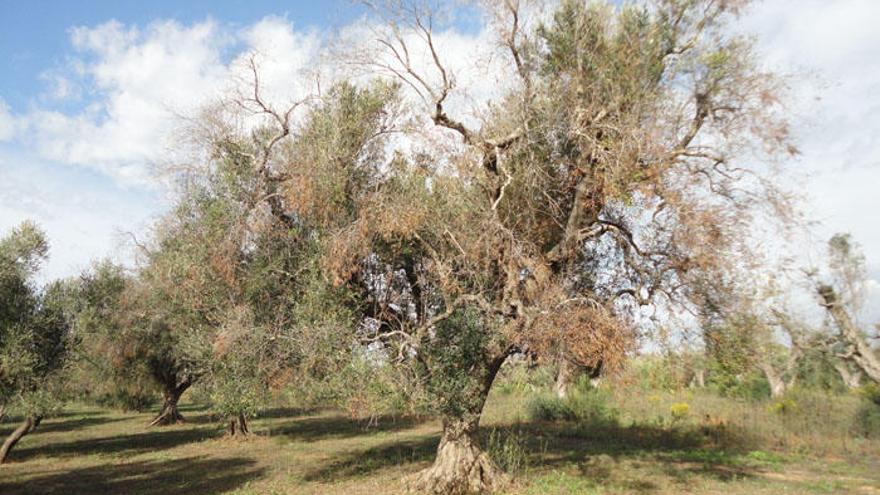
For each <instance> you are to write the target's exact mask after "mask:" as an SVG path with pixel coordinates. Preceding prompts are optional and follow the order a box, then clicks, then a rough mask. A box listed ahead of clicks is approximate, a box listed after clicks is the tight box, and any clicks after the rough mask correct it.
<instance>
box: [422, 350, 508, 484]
mask: <svg viewBox="0 0 880 495" xmlns="http://www.w3.org/2000/svg"><path fill="white" fill-rule="evenodd" d="M506 358H507V355H506V354H505V355H504V356H502V357H498V358H496V359H493V360H492V361H491V362H490V363H488V365H487V367H486V368H485V369H484V371H485V373H486V374H485V375H484V376H483V377H482V379H481V380H480V381H481V386H480V387H479V389H478V390H477V391H476V394H475V396H474V400H473V402H471V403H470V404H469V407H468V408H467V410H466V412H464V413H463V414H461V415H455V416H450V415H447V416H444V418H443V435H442V437H441V438H440V445H439V446H438V447H437V457H436V458H435V459H434V464H433V465H431V467H429V468H428V469H425V470H423V471H421V472H419V473H416V474H415V475H413V476H412V477H411V478H409V479H408V480H407V486H408V487H409V489H410V490H413V491H417V492H420V493H431V494H436V495H441V494H443V495H463V494H476V493H491V492H495V491H497V490H499V489H501V488H502V487H503V486H504V485H506V484H507V481H508V477H507V475H506V474H505V473H504V472H503V471H502V470H501V468H499V467H498V466H497V465H496V464H495V462H494V461H492V459H491V458H489V455H488V454H487V453H486V452H485V451H483V449H482V447H481V446H480V442H479V438H478V432H479V425H480V416H481V415H482V413H483V406H484V405H485V403H486V398H487V397H488V395H489V389H490V388H491V387H492V383H493V382H494V381H495V376H496V375H497V374H498V370H499V369H500V368H501V365H502V364H504V361H505V359H506Z"/></svg>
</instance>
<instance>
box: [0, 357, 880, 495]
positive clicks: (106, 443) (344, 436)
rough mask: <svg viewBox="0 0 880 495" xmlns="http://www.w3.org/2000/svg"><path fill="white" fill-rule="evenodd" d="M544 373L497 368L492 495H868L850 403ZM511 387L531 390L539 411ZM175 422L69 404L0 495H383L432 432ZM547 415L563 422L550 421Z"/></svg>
mask: <svg viewBox="0 0 880 495" xmlns="http://www.w3.org/2000/svg"><path fill="white" fill-rule="evenodd" d="M511 368H516V367H511ZM546 371H548V370H542V369H537V370H533V372H528V371H524V370H520V369H511V370H507V369H505V374H504V376H503V377H502V378H500V384H501V385H503V386H500V387H498V389H496V391H495V392H494V393H493V394H491V396H490V398H489V401H488V404H487V409H486V416H485V418H484V423H483V426H484V428H483V433H484V436H485V438H484V445H485V446H486V450H487V452H488V453H489V455H490V456H491V457H492V459H493V460H494V462H496V463H497V464H498V466H499V467H500V468H502V469H503V470H504V471H505V472H506V473H508V474H509V475H510V476H511V478H512V479H513V480H514V481H512V483H511V484H510V485H509V486H508V487H507V488H505V489H504V491H503V493H509V494H517V495H525V494H571V493H579V494H580V493H583V494H591V493H596V494H600V493H601V494H617V493H620V494H623V493H656V494H667V493H668V494H673V493H681V492H682V491H687V492H688V493H694V494H702V493H705V494H712V493H732V494H752V493H767V494H770V493H816V494H823V493H835V494H837V493H852V494H870V493H876V492H877V491H878V490H880V472H878V471H877V469H876V466H877V465H878V463H880V438H878V435H877V433H880V430H877V429H873V430H872V433H871V434H866V432H865V430H863V429H862V428H863V423H862V421H863V419H862V416H861V414H862V410H863V408H865V407H866V406H868V405H869V403H870V401H869V400H867V399H865V398H864V397H862V396H861V395H860V394H858V393H848V392H845V393H826V392H821V391H815V390H813V391H796V392H793V393H792V395H790V396H787V397H786V398H785V399H783V401H780V400H777V399H771V398H770V397H769V396H767V397H764V398H758V399H749V400H746V399H741V398H731V397H721V396H719V395H718V394H716V393H714V392H713V391H712V390H710V389H690V388H682V389H679V390H669V389H643V388H638V387H620V383H618V380H625V379H628V378H631V377H615V378H613V379H611V380H606V382H605V383H603V384H602V385H601V386H600V387H599V389H598V390H593V389H589V388H587V387H586V386H584V384H581V385H579V386H577V387H575V390H573V392H572V394H571V398H570V399H564V400H560V399H555V398H552V393H551V390H552V388H551V382H552V380H550V378H552V373H547V372H546ZM513 375H519V376H526V377H530V376H531V377H532V383H531V384H530V386H532V387H535V388H536V389H537V391H538V398H536V396H535V395H534V394H533V393H531V392H524V391H523V389H522V387H520V386H517V385H516V381H517V377H516V376H513ZM585 397H588V398H587V399H585ZM554 401H559V404H558V405H556V406H550V405H549V404H551V403H553V402H554ZM281 403H284V401H281V402H279V404H281ZM782 403H786V404H787V405H786V406H780V404H782ZM685 404H686V405H687V408H684V407H683V405H685ZM870 406H871V407H874V408H876V409H880V406H877V405H876V404H873V403H870ZM180 409H181V412H182V414H183V415H184V416H186V418H187V422H186V423H184V424H181V425H177V426H173V427H170V428H168V429H162V430H156V429H150V428H147V427H146V426H145V424H146V423H147V422H149V420H150V419H151V416H150V414H149V413H147V412H145V413H131V412H130V413H123V412H120V411H115V410H109V409H106V408H101V407H95V406H88V405H77V406H71V407H69V408H68V410H67V412H65V413H63V414H61V415H57V416H55V417H52V418H49V419H46V420H45V421H44V422H43V423H42V424H41V426H40V427H39V428H38V429H37V430H36V431H35V432H34V433H32V434H31V435H28V436H27V437H26V438H25V439H24V440H22V444H21V445H20V447H19V448H18V449H17V450H16V453H15V459H14V461H13V462H12V463H11V464H8V465H6V466H5V467H4V468H3V477H2V478H0V492H2V493H4V494H26V493H27V494H31V493H46V494H53V493H54V494H95V495H99V494H115V493H138V494H153V493H155V494H160V493H164V494H171V493H181V494H183V493H186V494H215V493H228V494H240V495H244V494H253V495H256V494H260V495H262V494H273V493H274V494H309V493H314V494H334V493H338V494H343V493H371V494H377V495H378V494H396V493H401V492H402V491H403V489H404V487H403V485H402V482H401V480H402V479H404V478H405V477H406V476H407V475H409V474H411V473H414V472H417V471H418V470H419V469H422V468H424V467H426V466H427V465H429V463H430V462H431V457H432V454H433V451H434V448H435V445H436V442H437V440H438V437H439V434H440V424H439V423H438V422H437V420H436V419H433V418H430V417H424V416H412V415H409V414H404V413H403V412H400V411H398V412H397V413H396V414H386V415H381V416H376V417H373V418H369V417H358V418H352V417H351V416H350V415H349V413H348V411H345V410H339V409H333V408H329V409H328V408H314V407H309V408H303V407H299V406H295V405H292V404H288V405H287V406H286V407H281V406H276V407H273V408H268V409H266V410H265V411H263V413H262V414H260V415H257V416H256V417H255V418H254V419H253V420H252V421H251V423H250V428H251V431H252V435H250V437H249V438H248V439H247V440H241V439H234V438H231V437H229V436H228V435H226V434H225V433H224V429H223V427H222V426H221V425H220V424H219V421H218V418H217V417H216V415H214V414H213V413H212V412H211V409H210V408H208V407H206V406H203V405H197V404H193V403H185V404H183V405H181V407H180ZM548 409H550V410H552V411H568V412H566V413H565V414H564V415H562V416H560V417H556V418H549V417H547V415H546V414H547V410H548ZM685 409H686V411H687V412H686V413H684V412H682V411H683V410H685ZM383 410H384V411H386V412H387V409H384V408H383ZM570 411H577V412H576V413H571V412H570ZM536 414H537V416H535V415H536ZM875 414H876V412H875ZM12 426H13V423H12V422H5V423H3V424H2V426H0V430H2V431H3V432H7V431H9V429H10V428H11V427H12Z"/></svg>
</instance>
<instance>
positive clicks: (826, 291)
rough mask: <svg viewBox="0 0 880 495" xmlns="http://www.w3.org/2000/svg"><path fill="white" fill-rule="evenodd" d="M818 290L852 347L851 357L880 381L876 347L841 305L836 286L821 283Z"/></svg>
mask: <svg viewBox="0 0 880 495" xmlns="http://www.w3.org/2000/svg"><path fill="white" fill-rule="evenodd" d="M818 292H819V295H820V296H821V297H822V300H823V302H824V304H823V306H825V309H826V310H827V311H828V313H829V314H830V315H831V318H832V319H833V320H834V323H835V324H836V325H837V329H838V330H839V331H840V334H841V336H842V337H843V339H844V340H845V341H846V343H847V344H849V345H850V347H851V351H850V353H849V356H848V357H849V359H851V360H852V362H854V363H855V364H856V365H857V366H858V367H859V368H861V370H862V371H863V372H864V373H865V374H866V375H868V377H869V378H870V379H871V380H874V381H875V382H878V383H880V359H878V358H877V355H876V354H874V349H872V348H871V346H870V345H869V344H868V342H867V340H866V339H865V337H864V335H862V332H861V331H859V329H858V327H856V324H855V323H854V322H853V321H852V318H850V316H849V313H847V312H846V309H844V308H843V305H841V303H840V299H838V297H837V294H836V293H835V291H834V288H833V287H831V286H829V285H821V286H819V288H818Z"/></svg>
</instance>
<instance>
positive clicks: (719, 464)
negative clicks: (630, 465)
mask: <svg viewBox="0 0 880 495" xmlns="http://www.w3.org/2000/svg"><path fill="white" fill-rule="evenodd" d="M309 419H310V420H312V421H310V422H305V424H304V425H303V426H301V428H302V431H301V433H302V432H304V433H305V434H307V435H315V434H323V432H325V431H326V432H327V433H330V434H333V433H336V432H337V431H338V429H339V428H343V429H344V428H345V427H344V426H340V425H338V424H334V423H333V422H332V421H331V419H333V418H309ZM318 420H322V421H320V422H319V421H318ZM492 430H495V432H494V434H495V435H499V436H500V437H501V438H504V437H515V438H517V439H520V441H522V442H524V446H525V451H526V457H527V458H528V466H529V467H530V469H532V470H537V471H545V470H546V471H550V470H553V469H557V468H567V467H571V466H578V467H579V468H580V471H581V476H582V477H584V478H586V479H589V480H591V481H593V482H595V483H596V484H597V485H601V484H602V483H604V482H607V481H608V480H609V479H610V477H611V475H612V473H613V472H614V470H615V469H616V466H615V465H616V463H618V462H620V461H623V460H628V459H630V460H635V459H644V458H648V459H650V462H651V463H652V464H654V463H657V464H660V465H661V466H662V467H661V469H663V470H664V472H666V474H667V475H669V476H671V477H672V478H673V479H675V480H676V481H677V482H681V483H683V484H686V483H689V482H690V481H691V478H692V477H693V476H694V475H699V476H701V477H704V478H705V477H708V478H713V479H716V480H719V481H732V480H737V479H743V478H748V477H753V476H755V475H756V474H757V473H758V471H760V469H759V468H757V467H754V466H749V465H744V464H743V463H742V462H741V456H740V454H741V453H744V452H746V451H747V450H748V449H749V448H750V446H751V442H750V440H749V439H748V438H747V437H742V438H740V437H739V434H738V433H737V432H734V431H729V430H727V431H718V430H717V429H706V428H700V427H693V428H670V427H662V426H650V425H633V426H621V425H616V424H602V425H593V426H587V425H573V424H566V423H554V422H529V423H518V424H515V425H505V426H496V427H489V428H483V430H482V434H483V436H484V438H483V445H487V444H488V442H487V438H485V437H487V436H488V435H489V434H490V432H491V431H492ZM349 433H350V434H352V435H354V434H357V432H356V430H350V431H349ZM720 439H723V441H719V440H720ZM438 442H439V435H437V434H434V435H428V436H425V437H422V438H419V439H415V440H412V439H408V440H404V441H391V442H389V443H385V444H383V445H381V446H378V447H373V448H369V449H364V450H360V451H356V452H350V453H346V454H344V455H339V456H336V457H334V458H332V459H330V460H329V461H328V462H327V463H325V464H324V465H323V466H321V467H320V468H319V469H317V470H314V471H312V472H310V473H307V474H306V476H305V477H304V479H306V480H309V481H331V480H340V479H347V478H355V477H360V476H366V475H369V474H370V473H371V472H373V471H380V470H383V469H387V468H390V467H393V466H402V465H405V464H413V463H427V462H430V461H431V460H432V459H433V458H434V455H435V453H436V449H437V444H438ZM623 482H624V483H625V484H626V486H625V487H624V488H626V489H627V490H629V491H632V492H642V493H648V492H654V491H657V490H658V489H659V487H658V486H657V485H656V484H654V483H652V482H650V481H632V480H625V481H623Z"/></svg>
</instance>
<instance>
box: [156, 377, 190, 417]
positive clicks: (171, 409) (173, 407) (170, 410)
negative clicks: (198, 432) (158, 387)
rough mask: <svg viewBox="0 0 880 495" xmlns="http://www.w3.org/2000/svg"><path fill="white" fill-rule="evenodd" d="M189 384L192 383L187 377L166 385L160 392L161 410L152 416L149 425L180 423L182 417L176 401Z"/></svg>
mask: <svg viewBox="0 0 880 495" xmlns="http://www.w3.org/2000/svg"><path fill="white" fill-rule="evenodd" d="M190 385H192V379H190V378H187V379H185V380H184V381H183V382H181V383H180V384H178V385H174V386H169V387H166V388H165V391H164V392H163V393H162V396H163V402H162V410H161V411H159V414H158V415H156V417H155V418H153V421H151V422H150V424H149V426H167V425H173V424H178V423H182V422H183V421H184V419H183V415H181V414H180V411H179V410H178V409H177V403H178V402H179V401H180V396H181V395H183V393H184V392H186V390H187V389H188V388H189V387H190Z"/></svg>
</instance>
